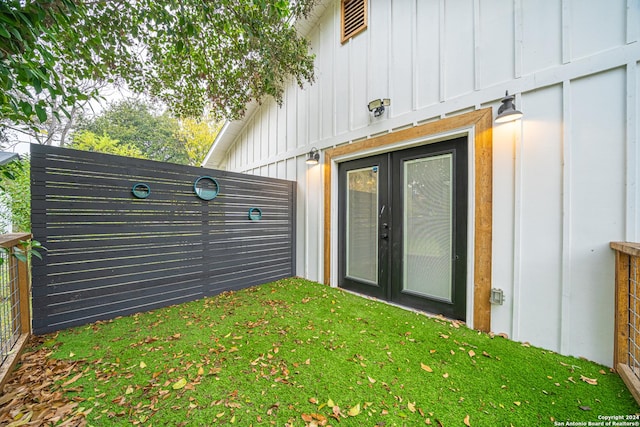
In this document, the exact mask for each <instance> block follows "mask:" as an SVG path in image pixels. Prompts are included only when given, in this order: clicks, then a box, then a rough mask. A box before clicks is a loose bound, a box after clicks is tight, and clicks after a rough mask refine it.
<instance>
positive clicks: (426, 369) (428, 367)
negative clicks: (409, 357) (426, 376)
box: [420, 362, 433, 372]
mask: <svg viewBox="0 0 640 427" xmlns="http://www.w3.org/2000/svg"><path fill="white" fill-rule="evenodd" d="M420 367H421V368H422V369H424V370H425V371H427V372H433V369H431V367H430V366H429V365H425V364H424V363H422V362H420Z"/></svg>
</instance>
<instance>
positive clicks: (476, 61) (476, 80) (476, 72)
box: [473, 0, 482, 90]
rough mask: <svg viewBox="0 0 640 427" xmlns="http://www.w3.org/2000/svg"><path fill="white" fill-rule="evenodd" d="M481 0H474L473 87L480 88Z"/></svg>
mask: <svg viewBox="0 0 640 427" xmlns="http://www.w3.org/2000/svg"><path fill="white" fill-rule="evenodd" d="M480 39H481V35H480V0H473V89H474V90H480V87H481V84H482V83H481V77H482V76H481V72H480Z"/></svg>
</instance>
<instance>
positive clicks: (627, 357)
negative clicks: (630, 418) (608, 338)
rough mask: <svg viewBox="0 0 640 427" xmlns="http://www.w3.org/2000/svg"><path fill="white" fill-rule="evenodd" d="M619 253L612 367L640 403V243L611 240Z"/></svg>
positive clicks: (613, 247) (614, 248)
mask: <svg viewBox="0 0 640 427" xmlns="http://www.w3.org/2000/svg"><path fill="white" fill-rule="evenodd" d="M611 248H612V249H613V250H615V253H616V279H615V280H616V290H615V329H614V350H613V351H614V353H613V368H614V369H615V370H616V371H617V372H618V373H619V374H620V377H622V379H623V380H624V382H625V384H626V385H627V387H628V388H629V390H630V391H631V394H633V397H634V398H635V399H636V401H637V402H638V404H640V243H622V242H612V243H611Z"/></svg>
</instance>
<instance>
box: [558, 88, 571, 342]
mask: <svg viewBox="0 0 640 427" xmlns="http://www.w3.org/2000/svg"><path fill="white" fill-rule="evenodd" d="M562 122H563V124H564V126H563V134H562V280H561V285H560V286H561V287H560V291H561V295H560V298H561V299H560V343H559V348H560V353H562V354H568V353H569V350H570V346H571V342H570V339H571V260H572V257H571V240H572V236H571V232H572V229H571V214H572V212H571V173H572V165H571V151H572V150H571V148H572V147H571V144H572V138H571V127H572V120H571V82H570V81H569V80H567V81H565V82H563V85H562Z"/></svg>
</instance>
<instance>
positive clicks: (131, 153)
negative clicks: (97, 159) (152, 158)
mask: <svg viewBox="0 0 640 427" xmlns="http://www.w3.org/2000/svg"><path fill="white" fill-rule="evenodd" d="M70 148H75V149H77V150H84V151H95V152H98V153H107V154H116V155H118V156H125V157H137V158H145V157H144V155H143V154H142V152H141V151H140V150H139V149H138V148H137V147H135V146H133V145H131V144H120V143H119V141H118V140H116V139H112V138H110V137H109V136H108V135H107V134H106V133H105V134H103V135H102V136H98V135H96V134H95V133H93V132H90V131H87V130H85V131H80V132H77V133H75V134H74V135H73V142H72V143H71V146H70Z"/></svg>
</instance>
